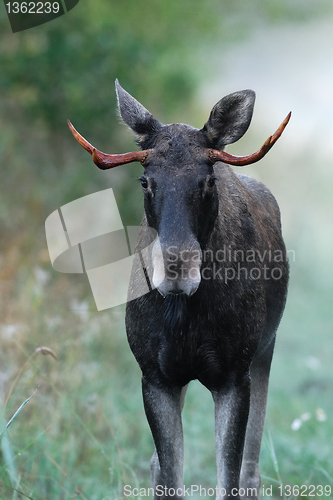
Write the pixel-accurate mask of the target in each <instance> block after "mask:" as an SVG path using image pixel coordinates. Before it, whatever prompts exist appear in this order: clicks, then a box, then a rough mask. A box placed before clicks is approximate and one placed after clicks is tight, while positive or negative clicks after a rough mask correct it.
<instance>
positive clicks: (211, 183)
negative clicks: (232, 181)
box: [207, 177, 216, 189]
mask: <svg viewBox="0 0 333 500" xmlns="http://www.w3.org/2000/svg"><path fill="white" fill-rule="evenodd" d="M215 181H216V179H215V177H209V179H208V180H207V187H208V188H210V189H212V188H213V187H214V186H215Z"/></svg>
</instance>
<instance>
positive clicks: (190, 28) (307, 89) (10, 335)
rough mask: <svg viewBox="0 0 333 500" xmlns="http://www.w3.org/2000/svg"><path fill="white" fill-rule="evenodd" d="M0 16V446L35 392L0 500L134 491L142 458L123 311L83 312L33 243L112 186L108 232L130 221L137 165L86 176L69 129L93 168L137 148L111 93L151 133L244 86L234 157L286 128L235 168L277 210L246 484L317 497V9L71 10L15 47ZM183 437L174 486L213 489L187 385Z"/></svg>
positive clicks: (324, 391) (330, 128) (331, 273)
mask: <svg viewBox="0 0 333 500" xmlns="http://www.w3.org/2000/svg"><path fill="white" fill-rule="evenodd" d="M0 16H1V18H0V99H1V102H0V110H1V111H0V151H1V156H0V158H1V184H0V190H1V191H0V299H1V302H0V311H1V318H0V320H1V324H0V335H1V353H0V424H1V425H0V432H1V431H2V430H3V428H4V427H5V424H6V422H8V421H9V419H10V418H11V417H12V415H13V414H14V413H15V411H16V410H17V409H18V408H19V407H20V405H21V404H22V403H23V402H24V401H26V400H27V398H29V397H30V396H31V395H32V394H33V392H34V391H35V390H36V389H37V392H36V393H35V394H34V395H33V397H32V398H31V400H30V401H29V402H28V403H27V404H26V405H25V406H24V408H22V410H21V411H20V413H19V414H18V415H17V416H16V418H15V420H14V421H13V422H12V424H11V425H10V427H9V428H8V431H6V432H4V433H3V434H2V438H1V453H0V498H1V499H2V498H3V499H19V498H33V499H35V500H37V499H38V500H42V499H70V498H82V499H89V500H102V499H105V500H106V499H111V498H112V499H116V498H122V496H123V494H122V491H123V486H124V485H125V484H129V485H131V486H132V487H134V486H141V487H148V486H149V485H150V481H149V460H150V456H151V454H152V451H153V443H152V438H151V436H150V431H149V428H148V424H147V423H146V419H145V416H144V411H143V405H142V401H141V385H140V371H139V368H138V367H137V365H136V362H135V360H134V358H133V356H132V354H131V352H130V350H129V347H128V346H127V342H126V335H125V329H124V307H117V308H114V309H112V310H107V311H104V312H99V313H98V312H97V310H96V306H95V304H94V301H93V297H92V293H91V291H90V287H89V284H88V280H87V279H86V276H83V275H71V274H60V273H57V272H56V271H54V270H53V269H52V267H51V263H50V260H49V256H48V251H47V246H46V239H45V232H44V223H45V219H46V218H47V216H48V215H49V214H50V213H51V212H53V211H54V210H56V209H58V208H59V207H60V206H62V205H64V204H65V203H69V202H71V201H73V200H75V199H77V198H80V197H82V196H85V195H87V194H91V193H94V192H97V191H99V190H102V189H105V188H109V187H112V188H113V190H114V193H115V196H116V200H117V203H118V206H119V209H120V213H121V216H122V221H123V224H124V225H125V226H127V225H133V224H134V225H135V224H138V223H139V222H140V219H141V217H142V213H143V208H142V194H141V189H140V188H139V185H138V183H137V182H136V179H137V178H138V177H139V176H140V172H141V167H140V165H138V164H131V165H128V166H126V167H123V168H119V169H115V170H114V171H109V172H102V171H99V170H98V169H96V168H95V167H94V165H93V164H92V162H91V158H90V157H89V155H87V153H86V152H85V151H83V150H82V149H81V148H80V147H79V146H78V145H77V143H76V142H75V141H74V139H73V138H72V136H71V134H70V132H69V131H68V128H67V124H66V120H67V118H69V119H70V120H71V121H72V122H73V124H74V125H75V127H76V128H77V129H78V130H79V131H80V132H81V133H82V134H83V135H84V136H85V137H87V139H88V140H89V141H90V142H92V143H93V144H94V145H95V146H96V147H98V148H99V149H101V150H102V151H107V152H115V153H121V152H126V151H129V150H133V149H134V148H135V145H134V141H133V139H132V137H131V134H130V132H129V131H128V130H127V129H126V127H124V126H123V125H122V124H120V122H119V118H118V116H117V113H116V98H115V92H114V80H115V78H119V80H120V83H121V84H122V85H123V86H124V87H125V88H126V89H127V90H128V91H129V92H130V93H131V94H132V95H134V96H135V97H136V98H137V99H138V100H139V101H140V102H142V103H143V104H144V105H145V106H146V107H147V108H148V109H149V110H150V111H151V112H152V113H154V114H155V116H156V117H157V118H159V119H160V120H161V121H162V122H164V123H168V122H175V121H181V122H186V123H189V124H191V125H193V126H196V127H199V128H201V127H202V125H203V124H204V122H205V121H206V119H207V117H208V115H209V112H210V109H211V107H212V106H213V105H214V104H215V102H216V101H217V100H219V99H220V98H221V97H223V96H224V95H226V94H228V93H230V92H233V91H235V90H240V89H243V88H253V89H254V90H255V91H256V92H257V104H256V108H255V113H254V117H253V121H252V126H251V128H250V130H249V132H248V133H247V134H246V136H245V137H244V138H243V139H241V141H239V143H237V144H236V145H233V146H232V147H230V148H229V149H228V151H230V152H234V153H236V154H247V153H249V152H252V151H254V150H255V149H257V148H259V146H260V145H261V144H262V143H263V142H264V140H265V139H266V138H267V136H268V135H270V134H271V133H273V132H274V131H275V129H276V128H277V126H278V125H279V124H280V123H281V121H282V119H283V118H284V117H285V116H286V114H287V113H288V112H289V110H292V111H293V117H292V120H291V122H290V124H289V125H288V128H287V130H286V132H285V134H284V136H283V137H282V139H281V140H280V141H279V143H278V144H277V145H276V146H275V147H274V149H273V150H272V151H271V152H270V153H269V155H268V156H267V157H266V158H265V159H263V160H262V161H261V162H260V163H259V164H257V165H255V166H253V167H251V168H250V167H249V168H247V170H246V173H248V174H249V175H253V176H254V177H256V178H258V179H259V180H262V181H263V182H264V183H266V185H267V186H268V187H269V188H270V189H271V190H272V192H273V194H274V195H275V196H276V198H277V200H278V202H279V204H280V208H281V211H282V219H283V227H284V234H285V240H286V245H287V248H288V249H289V250H290V251H291V252H290V257H291V282H290V290H289V299H288V303H287V308H286V311H285V315H284V318H283V320H282V323H281V326H280V329H279V333H278V340H277V345H276V352H275V357H274V361H273V366H272V375H271V384H270V393H269V401H268V408H267V419H266V427H265V433H264V442H263V446H262V456H261V472H262V476H263V484H264V485H265V487H268V486H270V485H273V492H274V497H275V498H281V497H279V496H278V491H279V490H278V489H277V487H278V485H279V484H280V483H283V484H290V485H295V484H298V485H310V484H314V485H327V484H330V485H331V486H333V459H332V456H333V450H332V448H333V445H332V435H333V397H332V392H333V370H332V359H333V340H332V324H333V312H332V299H333V270H332V265H331V248H332V245H333V234H332V215H331V214H332V208H333V207H332V202H331V201H332V195H331V186H332V182H333V168H332V167H333V165H332V150H333V140H332V139H333V125H332V123H333V122H332V113H333V93H332V88H333V64H332V56H331V47H332V37H333V34H332V33H333V30H332V26H333V5H332V3H331V1H328V0H316V1H314V0H306V1H305V0H297V1H293V2H288V1H287V0H265V2H262V1H259V0H252V1H251V2H247V1H244V0H235V1H233V2H230V1H227V0H219V1H218V0H206V1H205V2H202V1H199V0H181V1H178V0H168V1H162V0H146V1H145V2H134V1H133V0H122V2H116V1H110V0H98V1H94V2H93V1H92V0H81V2H79V4H78V5H77V6H76V7H75V8H74V9H73V10H72V11H71V12H70V13H68V14H66V15H65V16H63V17H61V18H58V19H57V20H54V21H52V22H50V23H48V24H45V25H42V26H39V27H36V28H33V29H30V30H27V31H24V32H21V33H15V34H13V33H12V32H11V29H10V25H9V21H8V19H7V17H6V11H5V7H4V5H2V4H1V6H0ZM243 171H244V170H243ZM42 346H46V347H48V348H49V349H52V352H51V354H50V353H49V354H47V351H45V350H44V351H43V352H44V353H46V355H43V352H41V351H40V350H39V351H38V350H37V351H36V349H38V348H39V347H42ZM53 352H54V353H55V355H56V357H57V359H55V357H54V356H53V355H52V353H53ZM184 432H185V484H186V485H190V484H198V485H199V484H200V485H202V486H203V487H207V488H208V487H214V486H215V484H216V477H215V476H216V471H215V456H214V422H213V404H212V401H211V396H210V394H209V393H208V392H207V391H206V390H205V389H204V388H203V387H201V386H200V385H199V384H198V383H196V382H194V383H192V384H191V386H190V389H189V391H188V396H187V400H186V405H185V409H184ZM19 491H20V492H21V493H19ZM318 496H319V495H318ZM303 497H305V498H306V495H303ZM267 498H268V497H267ZM270 498H271V497H270ZM309 498H310V497H309Z"/></svg>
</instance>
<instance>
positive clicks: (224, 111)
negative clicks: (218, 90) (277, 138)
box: [202, 90, 255, 149]
mask: <svg viewBox="0 0 333 500" xmlns="http://www.w3.org/2000/svg"><path fill="white" fill-rule="evenodd" d="M254 101H255V93H254V92H253V90H242V91H240V92H234V93H233V94H229V95H227V96H226V97H223V99H221V100H220V101H219V102H218V103H217V104H215V106H214V107H213V109H212V111H211V113H210V116H209V119H208V121H207V123H206V124H205V126H204V127H203V129H202V131H203V132H204V133H205V134H206V136H207V139H208V141H209V144H210V146H211V147H212V148H214V149H223V148H224V146H225V145H226V144H231V143H233V142H236V141H238V139H240V138H241V137H242V136H243V135H244V134H245V132H246V131H247V129H248V127H249V125H250V122H251V118H252V114H253V107H254Z"/></svg>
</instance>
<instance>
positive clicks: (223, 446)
mask: <svg viewBox="0 0 333 500" xmlns="http://www.w3.org/2000/svg"><path fill="white" fill-rule="evenodd" d="M212 395H213V398H214V403H215V443H216V465H217V489H218V491H217V499H218V500H222V499H226V498H230V497H231V498H234V499H236V500H239V499H240V496H239V494H238V491H239V477H240V470H241V464H242V455H243V448H244V441H245V433H246V425H247V420H248V415H249V408H250V379H249V377H248V375H245V376H244V377H243V378H242V380H241V381H238V382H237V383H236V382H235V383H233V384H232V385H231V386H230V387H228V389H225V388H223V389H221V390H218V391H212Z"/></svg>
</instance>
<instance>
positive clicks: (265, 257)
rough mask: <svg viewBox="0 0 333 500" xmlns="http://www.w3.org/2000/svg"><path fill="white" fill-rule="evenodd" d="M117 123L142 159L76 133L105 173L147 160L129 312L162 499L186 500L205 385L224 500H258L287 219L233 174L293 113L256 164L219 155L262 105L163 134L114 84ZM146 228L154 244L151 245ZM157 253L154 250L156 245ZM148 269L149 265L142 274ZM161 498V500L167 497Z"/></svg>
mask: <svg viewBox="0 0 333 500" xmlns="http://www.w3.org/2000/svg"><path fill="white" fill-rule="evenodd" d="M116 91H117V97H118V105H119V110H120V114H121V116H122V119H123V120H124V122H125V123H126V124H127V125H128V126H129V127H130V129H132V131H133V132H134V134H135V136H136V139H137V142H138V145H139V146H140V147H141V151H137V152H133V153H125V154H120V155H108V154H105V153H102V152H100V151H98V150H97V149H96V148H94V147H93V146H92V145H91V144H89V142H87V141H86V140H85V139H84V138H83V137H82V136H81V135H80V134H79V133H78V132H77V131H76V130H75V129H74V127H73V126H72V125H71V124H70V123H69V126H70V128H71V131H72V133H73V135H74V136H75V138H76V139H77V140H78V141H79V143H80V144H81V145H82V146H83V147H84V148H85V149H86V150H87V151H88V152H89V153H90V154H91V155H92V157H93V161H94V162H95V163H96V165H97V166H99V167H100V168H102V169H106V168H112V167H115V166H117V165H121V164H125V163H128V162H131V161H140V162H141V163H142V165H143V174H142V176H141V178H140V181H141V185H142V190H143V194H144V218H143V221H142V224H141V230H140V233H139V237H138V242H137V249H136V252H137V253H138V254H140V252H142V251H143V250H144V249H146V248H147V246H148V247H149V248H150V249H151V252H150V255H149V259H148V261H149V262H148V263H147V259H145V260H144V261H143V260H142V259H137V261H136V263H135V264H134V266H133V269H132V275H131V282H130V289H129V296H131V295H132V294H133V293H135V295H136V297H138V296H139V295H140V294H139V293H138V291H139V290H140V289H143V288H145V287H146V286H147V283H148V285H149V290H150V292H149V293H148V294H147V293H146V294H143V295H142V296H141V297H139V298H136V299H135V300H131V301H129V302H128V304H127V310H126V329H127V336H128V341H129V344H130V347H131V349H132V351H133V354H134V356H135V358H136V360H137V362H138V363H139V365H140V368H141V370H142V390H143V399H144V406H145V412H146V416H147V419H148V422H149V425H150V428H151V431H152V434H153V438H154V442H155V446H156V449H155V452H154V454H153V457H152V459H151V478H152V485H153V488H154V491H155V495H154V497H155V498H167V497H170V496H172V497H173V498H177V499H180V498H184V488H183V432H182V420H181V411H182V407H183V404H184V398H185V393H186V388H187V386H188V384H189V382H190V381H191V380H194V379H198V380H199V381H200V382H201V383H202V384H203V385H204V386H205V387H207V389H209V391H211V393H212V396H213V399H214V403H215V436H216V438H215V439H216V462H217V476H218V478H217V487H216V496H217V498H218V499H219V500H221V499H223V498H229V497H230V496H232V497H233V498H236V499H240V498H242V499H250V498H251V499H257V498H258V493H259V486H260V474H259V468H258V462H259V452H260V445H261V438H262V432H263V426H264V418H265V408H266V399H267V388H268V378H269V371H270V365H271V359H272V354H273V349H274V342H275V335H276V330H277V327H278V325H279V322H280V319H281V316H282V313H283V309H284V306H285V301H286V294H287V285H288V262H287V257H286V250H285V246H284V242H283V239H282V235H281V223H280V212H279V208H278V205H277V203H276V201H275V199H274V197H273V196H272V194H271V193H270V191H269V190H268V189H267V188H266V187H265V186H264V185H263V184H261V183H260V182H258V181H256V180H254V179H251V178H249V177H247V176H245V175H241V174H237V173H235V172H234V171H233V170H232V169H231V168H230V166H229V165H247V164H249V163H253V162H255V161H258V160H259V159H260V158H262V157H263V156H264V155H265V154H266V153H267V152H268V150H269V149H270V148H271V147H272V146H273V144H274V143H275V142H276V140H277V139H278V138H279V137H280V135H281V134H282V132H283V130H284V128H285V126H286V124H287V123H288V121H289V118H290V114H289V115H288V116H287V118H286V119H285V120H284V122H283V123H282V124H281V126H280V127H279V128H278V130H277V131H276V132H275V134H274V135H273V136H271V137H269V138H268V139H267V141H266V142H265V144H264V145H263V146H262V148H261V149H260V150H259V151H258V152H257V153H254V154H252V155H249V156H243V157H235V156H232V155H230V154H228V153H226V152H225V151H224V147H225V146H226V145H227V144H230V143H233V142H235V141H237V140H238V139H240V137H242V136H243V134H244V133H245V132H246V130H247V129H248V127H249V124H250V121H251V118H252V113H253V106H254V100H255V94H254V92H253V91H251V90H244V91H240V92H235V93H233V94H230V95H228V96H226V97H224V98H223V99H221V100H220V101H219V102H218V103H217V104H216V105H215V106H214V107H213V109H212V111H211V113H210V116H209V119H208V121H207V122H206V124H205V125H204V127H203V128H202V129H200V130H198V129H196V128H193V127H190V126H188V125H184V124H179V123H175V124H171V125H163V124H162V123H161V122H159V121H158V120H157V119H155V118H154V117H153V115H152V114H151V113H150V112H149V111H148V110H147V109H146V108H144V107H143V106H142V105H141V104H140V103H139V102H138V101H137V100H136V99H134V98H133V97H132V96H131V95H130V94H128V93H127V92H126V91H125V90H124V89H123V88H122V87H121V86H120V85H119V83H118V81H116ZM148 228H153V229H154V230H155V231H156V232H157V234H158V238H157V239H156V241H155V242H154V243H153V244H151V240H150V239H149V234H150V233H149V231H147V229H148ZM149 245H150V246H149ZM142 262H145V265H144V273H143V272H141V271H142ZM161 493H162V495H161Z"/></svg>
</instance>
